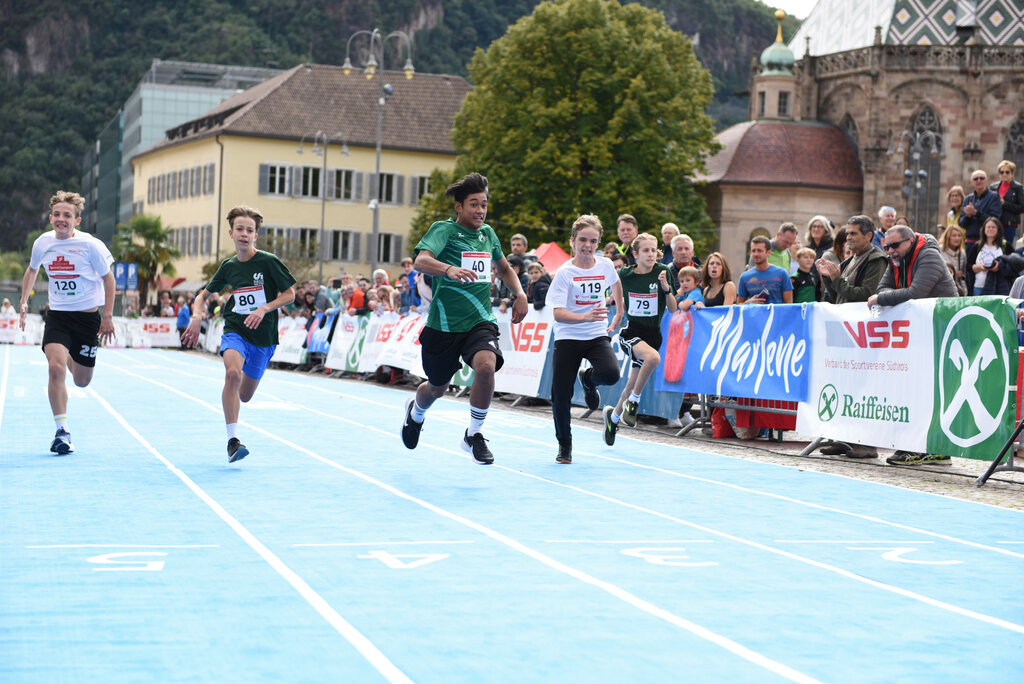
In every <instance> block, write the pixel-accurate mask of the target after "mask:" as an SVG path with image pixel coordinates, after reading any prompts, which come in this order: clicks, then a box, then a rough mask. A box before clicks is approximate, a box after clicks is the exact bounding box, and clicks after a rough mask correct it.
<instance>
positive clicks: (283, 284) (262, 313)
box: [181, 204, 295, 463]
mask: <svg viewBox="0 0 1024 684" xmlns="http://www.w3.org/2000/svg"><path fill="white" fill-rule="evenodd" d="M262 223H263V216H262V215H261V214H260V213H259V212H258V211H257V210H255V209H253V208H252V207H247V206H245V205H244V204H243V205H240V206H237V207H235V208H234V209H232V210H231V211H229V212H228V237H230V238H231V240H232V241H233V242H234V243H235V256H233V257H230V258H228V259H225V260H224V261H223V262H221V265H220V267H219V268H218V269H217V272H216V273H215V274H214V276H213V278H212V279H210V282H209V283H207V285H206V287H204V288H203V289H202V290H200V291H199V295H198V296H197V297H196V299H195V303H194V308H195V312H196V315H194V316H193V317H192V320H191V321H189V324H188V327H187V328H185V332H183V333H182V335H181V341H182V343H183V344H184V345H185V346H188V347H194V346H195V344H196V342H198V341H199V325H200V322H201V321H202V319H203V317H204V316H205V315H206V306H205V304H206V298H207V297H208V296H209V295H210V293H211V292H212V293H217V292H220V291H221V290H223V289H224V288H225V287H227V286H231V288H232V293H231V296H230V297H228V300H227V302H225V304H224V305H223V306H222V307H221V312H222V313H223V315H224V335H223V336H222V337H221V341H220V355H221V357H222V358H223V359H224V390H223V391H222V392H221V404H222V405H223V406H224V421H225V423H226V424H227V431H228V463H234V462H235V461H240V460H241V459H243V458H245V457H246V456H248V455H249V450H248V449H246V448H245V445H244V444H242V442H241V441H240V440H239V439H238V411H239V402H240V401H249V400H250V399H252V397H253V395H254V394H255V393H256V388H257V387H259V384H260V379H261V378H262V377H263V373H264V371H266V369H267V364H268V363H269V362H270V357H272V356H273V355H274V350H275V349H277V315H276V312H277V310H278V308H280V307H282V306H285V305H287V304H289V303H291V302H292V301H294V299H295V278H293V277H292V274H291V273H289V272H288V268H287V267H286V266H285V265H284V264H283V263H281V260H280V259H278V258H277V257H276V256H274V255H273V254H271V253H270V252H262V251H260V250H258V249H256V238H257V237H258V234H259V229H260V225H261V224H262ZM270 314H274V315H270Z"/></svg>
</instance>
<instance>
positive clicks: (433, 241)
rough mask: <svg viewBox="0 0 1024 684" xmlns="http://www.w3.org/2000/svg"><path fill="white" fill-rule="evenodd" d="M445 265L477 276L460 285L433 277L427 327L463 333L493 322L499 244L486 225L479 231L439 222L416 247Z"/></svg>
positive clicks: (452, 220) (454, 223) (454, 281)
mask: <svg viewBox="0 0 1024 684" xmlns="http://www.w3.org/2000/svg"><path fill="white" fill-rule="evenodd" d="M424 249H425V250H427V251H428V252H430V253H431V254H433V255H434V257H435V258H436V259H437V260H438V261H440V262H443V263H445V264H449V265H451V266H456V267H459V268H468V269H470V270H472V271H474V272H476V274H477V278H478V279H477V281H476V282H475V283H460V282H458V281H457V280H452V279H451V278H448V277H446V276H443V275H439V276H434V278H433V281H432V284H431V289H432V290H433V293H434V298H433V299H432V300H430V313H428V314H427V323H426V325H427V326H428V327H430V328H433V329H434V330H440V331H441V332H466V331H468V330H472V329H473V328H475V327H476V326H478V325H479V324H480V323H483V322H484V321H490V322H492V323H494V322H496V319H495V318H494V313H493V312H492V311H491V264H492V263H497V262H498V261H500V260H502V259H503V258H505V257H504V255H503V254H502V252H501V241H500V240H498V236H497V235H495V233H494V230H493V229H492V228H491V227H490V226H489V225H487V224H486V223H485V224H484V225H482V226H480V230H470V229H469V228H465V227H463V226H460V225H459V224H458V223H457V222H456V221H455V219H448V220H447V221H438V222H437V223H435V224H434V225H432V226H430V230H428V231H427V234H426V235H424V236H423V238H422V239H421V240H420V241H419V244H417V245H416V252H417V253H419V252H420V251H421V250H424Z"/></svg>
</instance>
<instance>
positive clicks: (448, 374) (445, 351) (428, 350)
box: [420, 321, 505, 387]
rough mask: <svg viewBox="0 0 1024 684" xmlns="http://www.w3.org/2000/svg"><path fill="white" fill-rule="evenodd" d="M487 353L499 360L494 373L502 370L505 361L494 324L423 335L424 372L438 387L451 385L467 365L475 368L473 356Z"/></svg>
mask: <svg viewBox="0 0 1024 684" xmlns="http://www.w3.org/2000/svg"><path fill="white" fill-rule="evenodd" d="M485 350H486V351H489V352H493V353H494V355H495V356H496V357H497V363H496V364H495V366H494V370H496V371H498V370H501V367H502V366H503V365H504V364H505V358H504V357H503V356H502V355H501V349H499V348H498V326H496V325H495V324H494V323H491V322H490V321H484V322H483V323H480V324H479V325H477V326H476V327H474V328H473V329H471V330H467V331H466V332H457V333H446V332H441V331H440V330H435V329H433V328H431V327H424V328H423V331H422V332H421V333H420V353H421V355H422V356H421V358H422V360H423V372H424V373H426V374H427V381H428V382H429V383H430V384H431V385H434V386H435V387H443V386H445V385H447V384H448V383H449V382H450V381H451V379H452V376H453V375H455V373H457V372H458V370H459V369H460V368H462V362H463V361H465V362H466V363H467V364H468V365H470V366H472V365H473V355H474V354H476V353H477V352H478V351H485Z"/></svg>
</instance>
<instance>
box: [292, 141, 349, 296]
mask: <svg viewBox="0 0 1024 684" xmlns="http://www.w3.org/2000/svg"><path fill="white" fill-rule="evenodd" d="M306 138H310V139H311V140H312V141H313V154H319V155H322V156H323V158H324V161H323V167H322V169H321V171H320V236H319V237H318V238H317V251H318V252H319V261H320V270H319V271H318V273H319V276H318V277H317V282H318V283H320V284H321V285H323V283H324V219H325V216H326V212H327V149H328V147H329V146H330V144H331V140H339V139H340V140H341V153H342V154H343V155H345V156H346V157H347V156H348V143H346V142H345V138H344V136H343V135H342V134H341V133H340V132H339V133H335V134H334V135H327V134H326V133H324V132H323V131H317V132H316V133H307V134H306V135H304V136H302V139H301V140H299V154H302V146H303V145H304V144H305V142H306Z"/></svg>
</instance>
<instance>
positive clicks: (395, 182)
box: [369, 173, 405, 204]
mask: <svg viewBox="0 0 1024 684" xmlns="http://www.w3.org/2000/svg"><path fill="white" fill-rule="evenodd" d="M369 196H370V197H376V198H377V199H378V200H379V201H380V203H381V204H401V203H402V202H404V201H405V176H402V175H400V174H397V173H382V174H380V180H379V182H378V179H377V174H375V173H371V174H370V192H369Z"/></svg>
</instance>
